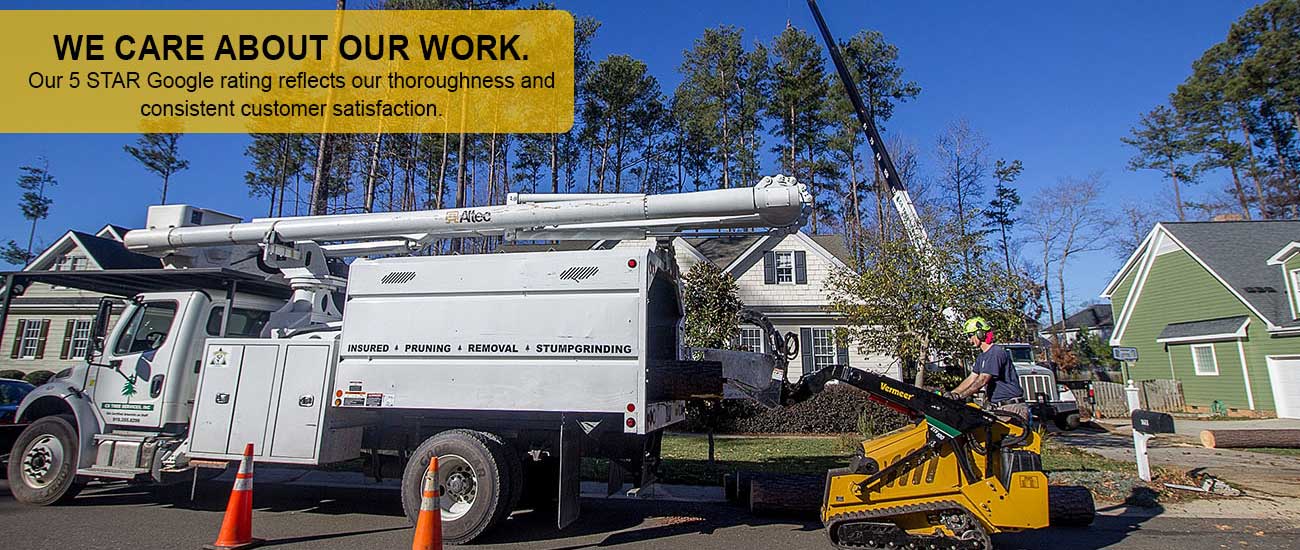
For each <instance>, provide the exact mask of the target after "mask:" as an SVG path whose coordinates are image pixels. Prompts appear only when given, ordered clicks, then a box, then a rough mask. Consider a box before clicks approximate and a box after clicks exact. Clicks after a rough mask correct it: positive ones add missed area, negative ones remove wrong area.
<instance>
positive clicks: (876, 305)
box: [827, 231, 1033, 386]
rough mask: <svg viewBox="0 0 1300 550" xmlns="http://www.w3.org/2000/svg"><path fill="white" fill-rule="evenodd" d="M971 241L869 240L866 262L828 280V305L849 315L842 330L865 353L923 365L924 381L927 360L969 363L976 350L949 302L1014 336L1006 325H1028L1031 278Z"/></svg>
mask: <svg viewBox="0 0 1300 550" xmlns="http://www.w3.org/2000/svg"><path fill="white" fill-rule="evenodd" d="M936 233H937V234H945V232H943V231H940V232H936ZM948 234H955V232H954V233H948ZM972 242H973V240H972V239H964V238H955V239H949V240H942V239H940V240H936V241H935V242H934V243H932V245H931V249H930V250H929V251H928V252H926V253H921V252H918V251H917V250H916V249H915V248H914V247H913V246H912V244H911V243H910V242H909V241H907V240H906V239H903V238H900V237H898V236H895V237H891V238H887V239H883V240H875V241H874V242H870V243H868V244H867V246H866V247H865V249H866V255H865V260H864V261H863V262H862V263H861V264H860V265H856V266H851V267H849V268H846V269H840V270H836V271H834V272H832V274H831V276H830V278H829V279H828V281H827V289H828V291H829V292H830V295H831V305H830V308H831V309H832V310H833V311H835V312H836V313H838V314H840V315H842V316H844V318H845V320H846V322H847V323H846V328H845V329H843V331H842V333H841V335H840V336H841V337H842V338H845V339H846V340H847V342H848V343H850V344H851V345H854V346H856V347H857V348H858V349H859V350H860V351H862V352H863V353H884V354H889V355H892V356H894V357H897V358H898V359H899V360H900V361H902V362H903V364H904V365H917V367H918V368H917V369H916V375H915V380H914V383H915V384H916V385H918V386H920V385H923V384H924V383H925V368H921V367H922V366H923V365H926V364H929V363H935V362H939V363H949V364H951V363H960V364H964V363H965V362H968V361H970V360H971V359H973V357H974V355H975V352H976V351H977V350H976V348H975V347H974V346H971V345H970V343H969V342H968V341H967V340H966V337H965V335H963V334H962V332H961V327H960V323H959V322H958V321H960V319H958V320H953V319H949V318H948V316H947V315H945V312H944V310H945V309H947V308H952V309H954V310H955V311H956V312H957V314H958V316H959V317H961V318H964V317H968V316H973V315H980V316H983V317H985V318H988V319H989V320H990V321H991V322H992V323H993V324H994V327H995V329H994V330H995V332H997V333H999V334H1001V335H1003V337H1004V338H1005V337H1007V336H1010V337H1011V338H1013V339H1015V338H1016V337H1017V336H1018V335H1008V334H1007V332H1006V331H1007V330H1013V331H1014V330H1017V328H1016V327H1020V326H1023V324H1024V323H1023V320H1022V317H1023V311H1024V308H1025V306H1026V304H1027V303H1029V301H1030V297H1031V296H1032V293H1033V287H1032V284H1031V283H1029V282H1028V281H1027V278H1025V277H1023V276H1022V275H1020V274H1018V273H1014V272H1008V271H1006V270H1004V269H1001V268H1000V266H999V265H998V264H997V261H996V259H991V258H988V257H987V256H988V255H987V254H984V253H982V252H984V250H980V249H979V247H978V246H977V245H974V244H972ZM968 256H969V257H971V258H972V261H971V262H970V263H969V264H967V263H966V262H965V258H966V257H968Z"/></svg>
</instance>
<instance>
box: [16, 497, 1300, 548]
mask: <svg viewBox="0 0 1300 550" xmlns="http://www.w3.org/2000/svg"><path fill="white" fill-rule="evenodd" d="M226 491H228V488H227V487H226V486H224V485H222V484H220V483H216V482H212V483H200V484H199V487H198V496H197V498H196V499H195V500H193V501H191V500H190V498H189V487H188V484H186V485H182V486H173V487H170V488H161V489H160V488H153V487H129V486H124V485H117V486H101V487H97V488H93V489H88V490H87V491H85V492H83V493H82V496H80V497H78V498H77V499H76V500H75V501H74V502H73V503H72V504H70V505H65V506H53V507H43V508H42V507H32V506H26V505H22V504H19V503H17V502H15V501H14V500H13V497H12V496H10V494H9V491H8V484H7V482H6V481H4V480H0V540H3V541H4V546H5V547H6V548H24V549H45V548H51V549H65V548H94V549H96V550H113V549H123V550H142V549H155V548H156V549H168V550H171V549H176V548H181V549H186V548H194V549H197V548H199V547H201V546H202V545H203V544H208V543H211V542H212V541H213V539H214V538H215V537H216V532H217V529H218V527H219V526H220V523H221V514H222V510H223V508H224V506H225V500H226V498H227V492H226ZM254 495H255V497H254V506H255V512H254V527H253V532H254V534H255V535H256V536H258V537H261V538H265V539H267V546H269V547H283V548H286V549H289V548H302V549H307V548H312V549H317V548H319V549H331V548H339V549H349V550H356V549H361V548H365V549H371V548H406V547H408V546H409V545H410V541H411V534H412V531H411V529H410V527H409V526H408V525H407V522H406V519H405V518H404V517H403V516H402V514H401V508H400V506H399V505H398V503H397V500H396V494H395V493H394V492H391V491H374V490H372V491H360V490H356V489H329V488H315V487H299V486H284V485H272V484H265V483H264V484H261V485H258V486H257V487H256V489H255V491H254ZM582 514H583V515H582V518H581V519H579V520H578V522H577V523H575V524H574V525H572V526H570V527H569V528H568V529H565V530H564V531H561V532H557V531H555V530H554V528H553V523H552V521H553V518H552V517H551V516H550V515H548V514H542V513H534V512H518V513H516V514H515V515H514V516H513V517H511V518H510V519H509V520H508V521H507V522H506V524H505V525H504V528H499V529H498V530H497V531H496V533H495V534H493V535H492V536H491V537H489V538H488V539H487V540H485V541H483V544H479V545H475V546H474V547H476V548H483V549H495V548H519V549H552V550H561V549H563V550H576V549H580V548H595V547H612V548H629V549H630V548H646V549H650V548H691V549H692V550H757V549H766V548H780V549H795V548H798V549H817V548H828V549H829V548H830V545H829V543H828V542H827V541H826V538H825V536H824V535H823V534H822V531H821V527H820V524H818V523H817V522H815V521H796V520H789V519H779V518H755V517H753V516H750V515H749V514H747V513H745V512H744V511H743V510H740V509H738V508H735V507H732V506H729V505H723V504H694V503H677V502H647V501H631V500H596V499H587V500H584V501H583V511H582ZM994 540H995V541H996V543H997V546H998V548H1000V549H1018V548H1024V549H1043V548H1050V549H1051V550H1074V549H1096V548H1132V549H1147V548H1149V549H1167V548H1176V549H1179V550H1193V549H1201V548H1205V549H1219V548H1297V547H1300V526H1297V525H1295V524H1293V523H1284V522H1280V521H1277V520H1226V519H1213V518H1174V517H1152V518H1145V517H1122V516H1100V517H1099V518H1098V521H1097V523H1096V524H1094V525H1093V526H1092V527H1091V528H1087V529H1048V530H1043V531H1036V532H1030V533H1019V534H1013V535H1000V536H997V537H995V538H994Z"/></svg>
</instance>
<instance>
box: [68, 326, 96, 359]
mask: <svg viewBox="0 0 1300 550" xmlns="http://www.w3.org/2000/svg"><path fill="white" fill-rule="evenodd" d="M92 323H93V321H91V320H90V319H77V320H76V321H75V322H74V323H73V324H72V343H71V345H70V346H68V359H81V358H83V357H85V356H86V354H87V353H89V352H90V325H91V324H92Z"/></svg>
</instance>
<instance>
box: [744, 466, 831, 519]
mask: <svg viewBox="0 0 1300 550" xmlns="http://www.w3.org/2000/svg"><path fill="white" fill-rule="evenodd" d="M825 483H826V480H825V478H824V477H822V476H816V475H797V474H790V475H763V476H757V477H753V478H751V479H750V480H749V511H750V512H751V513H754V514H756V515H758V514H765V515H781V516H793V517H812V518H815V517H817V515H818V512H820V511H821V507H822V494H823V493H824V489H825V488H824V484H825Z"/></svg>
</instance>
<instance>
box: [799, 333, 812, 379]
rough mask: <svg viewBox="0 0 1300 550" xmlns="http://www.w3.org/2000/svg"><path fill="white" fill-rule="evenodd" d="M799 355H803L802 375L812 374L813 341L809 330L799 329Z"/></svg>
mask: <svg viewBox="0 0 1300 550" xmlns="http://www.w3.org/2000/svg"><path fill="white" fill-rule="evenodd" d="M799 353H800V354H802V355H803V373H804V374H808V373H810V372H812V371H813V341H812V329H811V328H808V327H799Z"/></svg>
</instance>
